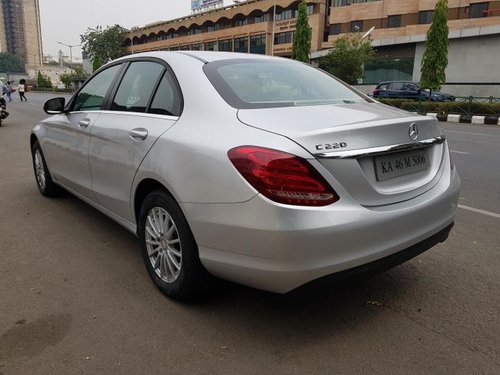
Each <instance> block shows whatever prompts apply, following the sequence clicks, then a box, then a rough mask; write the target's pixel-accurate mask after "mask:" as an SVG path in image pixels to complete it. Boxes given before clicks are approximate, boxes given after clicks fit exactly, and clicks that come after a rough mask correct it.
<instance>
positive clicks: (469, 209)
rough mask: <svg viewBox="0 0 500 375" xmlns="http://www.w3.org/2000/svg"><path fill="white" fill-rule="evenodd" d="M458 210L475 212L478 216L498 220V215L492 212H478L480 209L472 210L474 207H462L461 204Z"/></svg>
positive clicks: (499, 215) (499, 216)
mask: <svg viewBox="0 0 500 375" xmlns="http://www.w3.org/2000/svg"><path fill="white" fill-rule="evenodd" d="M458 208H461V209H462V210H468V211H472V212H476V213H478V214H482V215H487V216H491V217H496V218H497V219H500V214H496V213H494V212H490V211H485V210H480V209H478V208H474V207H469V206H464V205H463V204H459V205H458Z"/></svg>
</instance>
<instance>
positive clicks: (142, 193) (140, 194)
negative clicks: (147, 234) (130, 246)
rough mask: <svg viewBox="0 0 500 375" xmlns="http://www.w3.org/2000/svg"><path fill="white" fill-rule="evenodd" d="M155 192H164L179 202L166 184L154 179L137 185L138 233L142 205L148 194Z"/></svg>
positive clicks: (135, 208) (136, 212)
mask: <svg viewBox="0 0 500 375" xmlns="http://www.w3.org/2000/svg"><path fill="white" fill-rule="evenodd" d="M155 190H161V191H164V192H165V193H167V194H168V195H170V196H171V197H172V199H173V200H174V201H176V202H177V200H176V199H175V197H174V195H173V194H172V193H171V192H170V191H169V190H168V189H167V188H166V187H165V185H164V184H162V183H161V182H159V181H158V180H155V179H153V178H146V179H144V180H142V181H141V182H140V183H139V184H138V185H137V188H136V189H135V194H134V216H135V222H136V223H137V231H139V216H140V214H141V206H142V203H143V202H144V200H145V199H146V197H147V196H148V194H149V193H151V192H153V191H155Z"/></svg>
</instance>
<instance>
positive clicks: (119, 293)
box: [0, 94, 500, 375]
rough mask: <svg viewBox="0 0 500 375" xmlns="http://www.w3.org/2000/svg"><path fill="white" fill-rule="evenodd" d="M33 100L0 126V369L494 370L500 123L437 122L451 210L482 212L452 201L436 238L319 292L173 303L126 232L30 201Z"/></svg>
mask: <svg viewBox="0 0 500 375" xmlns="http://www.w3.org/2000/svg"><path fill="white" fill-rule="evenodd" d="M43 99H44V98H43V97H42V96H41V95H36V94H31V95H28V100H30V101H29V102H28V103H19V102H15V103H12V104H11V105H10V106H9V110H10V111H11V113H12V114H11V117H9V118H8V119H7V121H6V123H5V125H4V127H2V128H0V161H1V162H0V218H2V219H1V221H0V317H1V319H0V374H8V375H11V374H82V373H87V374H148V373H164V374H167V373H168V374H181V373H182V374H201V373H203V374H212V373H221V374H267V373H275V374H334V373H346V374H351V373H353V374H356V373H373V374H388V373H398V374H415V373H417V374H418V373H422V374H424V373H439V374H498V373H500V319H499V318H500V317H499V315H500V314H499V312H500V294H499V293H498V290H500V277H499V276H500V275H499V272H500V271H499V270H500V230H499V229H500V218H498V217H495V216H494V215H493V216H492V215H489V214H488V213H493V214H495V213H497V214H498V213H500V208H499V206H498V204H499V199H498V198H499V194H498V192H499V191H498V188H499V185H500V184H499V170H498V156H497V155H498V149H499V148H498V146H497V145H498V144H499V142H500V127H497V128H491V127H483V126H478V127H471V126H461V125H445V126H444V127H445V129H446V130H447V136H448V138H449V140H450V144H451V147H452V149H453V150H454V151H457V152H454V153H453V157H454V160H455V163H456V164H457V167H458V168H459V169H460V172H461V175H462V176H463V180H464V190H463V197H462V198H463V199H462V200H461V204H462V205H463V206H464V207H465V206H467V207H472V208H477V209H480V210H483V211H485V212H483V211H481V212H474V211H471V210H469V209H460V210H459V212H458V217H457V223H456V226H455V228H454V230H453V232H452V235H451V237H450V238H449V240H448V241H447V242H446V243H445V244H441V245H438V246H437V247H435V248H434V249H432V250H430V251H428V252H426V253H425V254H423V255H421V256H419V257H418V258H416V259H414V260H412V261H410V262H408V263H406V264H404V265H402V266H400V267H397V268H395V269H393V270H391V271H388V272H386V273H384V274H380V275H377V276H374V277H371V278H363V279H358V280H356V281H351V282H349V283H345V284H342V285H337V286H335V287H331V288H324V289H314V290H307V291H303V292H301V293H294V294H290V295H286V296H278V295H272V294H267V293H263V292H259V291H256V290H252V289H248V288H244V287H241V286H237V285H234V284H230V283H224V282H220V283H219V284H218V285H217V286H216V288H215V289H214V290H213V292H212V293H211V294H210V295H209V296H207V297H205V298H204V299H201V300H200V301H197V302H194V303H190V304H180V303H176V302H173V301H171V300H169V299H167V298H165V297H164V296H162V295H161V294H160V293H159V292H158V291H157V290H156V289H155V288H154V287H153V285H152V283H151V282H150V281H149V278H148V276H147V274H146V272H145V270H144V266H143V265H142V261H141V258H140V253H139V245H138V242H137V241H136V239H135V238H134V237H133V236H132V235H131V234H129V233H128V232H127V231H125V230H124V229H122V228H121V227H119V226H118V225H116V224H114V223H113V222H112V221H110V220H109V219H107V218H106V217H104V216H103V215H101V214H100V213H98V212H96V211H95V210H93V209H92V208H90V207H88V206H86V205H85V204H83V203H82V202H80V201H79V200H78V199H76V198H73V197H71V196H66V197H63V198H60V199H45V198H43V197H41V196H40V194H39V193H38V191H37V188H36V186H35V182H34V179H33V176H32V170H31V161H30V155H29V146H28V134H29V130H30V128H31V127H32V125H33V124H34V122H35V121H36V120H37V119H39V118H41V117H43V113H42V111H41V109H40V103H41V102H42V101H43ZM459 132H460V133H459ZM463 133H472V134H463ZM480 134H487V136H484V135H480ZM458 152H461V153H458Z"/></svg>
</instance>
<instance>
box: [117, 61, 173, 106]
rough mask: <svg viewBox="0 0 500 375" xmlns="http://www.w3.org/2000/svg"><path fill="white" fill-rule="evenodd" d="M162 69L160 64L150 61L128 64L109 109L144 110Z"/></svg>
mask: <svg viewBox="0 0 500 375" xmlns="http://www.w3.org/2000/svg"><path fill="white" fill-rule="evenodd" d="M163 70H164V68H163V66H162V65H160V64H158V63H155V62H150V61H138V62H133V63H132V64H130V66H129V67H128V69H127V72H126V73H125V75H124V76H123V79H122V81H121V83H120V87H118V91H117V92H116V96H115V98H114V100H113V103H112V104H111V110H112V111H129V112H146V109H147V107H148V103H149V99H151V96H152V95H153V92H154V90H155V88H156V84H157V82H158V79H159V78H160V75H161V73H162V72H163Z"/></svg>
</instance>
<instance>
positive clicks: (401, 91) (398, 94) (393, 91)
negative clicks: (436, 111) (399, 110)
mask: <svg viewBox="0 0 500 375" xmlns="http://www.w3.org/2000/svg"><path fill="white" fill-rule="evenodd" d="M373 97H374V98H393V99H399V98H400V99H415V100H417V99H419V98H420V99H422V100H432V101H435V102H453V101H455V97H454V96H453V95H450V94H445V93H444V92H440V91H432V93H431V91H429V90H427V89H423V90H422V89H421V88H420V85H419V84H418V83H416V82H411V81H387V82H381V83H379V84H378V86H377V87H376V88H375V90H373Z"/></svg>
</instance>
